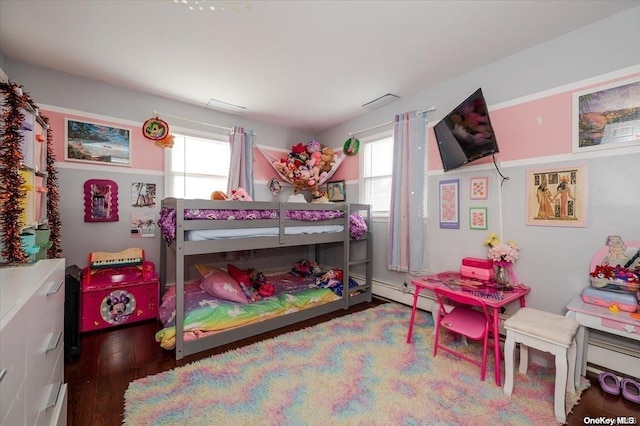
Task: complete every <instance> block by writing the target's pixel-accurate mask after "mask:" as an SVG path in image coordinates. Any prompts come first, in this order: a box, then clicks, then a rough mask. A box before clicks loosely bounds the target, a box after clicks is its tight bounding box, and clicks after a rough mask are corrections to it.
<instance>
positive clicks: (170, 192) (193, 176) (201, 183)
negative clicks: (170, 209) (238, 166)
mask: <svg viewBox="0 0 640 426" xmlns="http://www.w3.org/2000/svg"><path fill="white" fill-rule="evenodd" d="M173 136H174V138H175V139H174V144H173V148H171V149H169V150H167V151H166V152H167V157H166V178H165V179H166V185H165V186H166V194H167V197H176V198H201V199H207V200H208V199H209V198H210V197H211V193H212V192H213V191H216V190H217V191H224V192H226V191H227V182H228V180H229V164H230V162H231V147H230V145H229V141H228V140H226V138H225V137H224V136H217V135H211V136H210V137H207V138H204V137H194V136H186V135H180V134H174V135H173Z"/></svg>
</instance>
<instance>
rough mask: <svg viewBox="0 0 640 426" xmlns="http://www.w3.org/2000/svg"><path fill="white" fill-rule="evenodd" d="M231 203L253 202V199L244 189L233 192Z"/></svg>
mask: <svg viewBox="0 0 640 426" xmlns="http://www.w3.org/2000/svg"><path fill="white" fill-rule="evenodd" d="M231 201H253V198H251V196H250V195H249V194H248V193H247V191H246V190H245V189H244V188H238V189H234V190H232V191H231Z"/></svg>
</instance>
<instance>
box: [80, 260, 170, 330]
mask: <svg viewBox="0 0 640 426" xmlns="http://www.w3.org/2000/svg"><path fill="white" fill-rule="evenodd" d="M91 271H92V272H93V274H91V275H90V272H91ZM91 271H90V270H89V268H84V269H83V270H82V286H81V288H80V292H81V298H80V311H81V314H82V318H81V321H80V332H82V333H85V332H87V331H93V330H99V329H103V328H108V327H115V326H118V325H122V324H128V323H133V322H137V321H142V320H146V319H153V318H158V303H159V297H160V281H159V280H158V275H157V274H156V271H155V266H154V264H153V262H148V261H145V262H144V263H143V265H142V267H136V266H123V267H115V268H106V269H93V270H91Z"/></svg>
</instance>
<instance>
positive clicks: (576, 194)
mask: <svg viewBox="0 0 640 426" xmlns="http://www.w3.org/2000/svg"><path fill="white" fill-rule="evenodd" d="M526 176H527V182H526V197H527V198H526V202H527V209H526V214H527V217H526V222H525V223H526V224H527V225H539V226H568V227H578V228H585V227H586V226H587V191H586V188H587V169H586V167H585V166H567V167H557V168H553V169H540V170H527V171H526Z"/></svg>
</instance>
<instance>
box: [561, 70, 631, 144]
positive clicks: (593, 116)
mask: <svg viewBox="0 0 640 426" xmlns="http://www.w3.org/2000/svg"><path fill="white" fill-rule="evenodd" d="M639 114H640V77H635V78H633V79H630V80H625V81H618V82H615V83H611V84H607V85H604V86H600V87H597V88H595V89H593V88H591V89H589V90H587V91H582V92H577V93H574V94H573V152H574V153H575V152H585V151H595V150H601V149H610V148H621V147H625V146H632V145H636V146H640V119H638V115H639Z"/></svg>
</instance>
